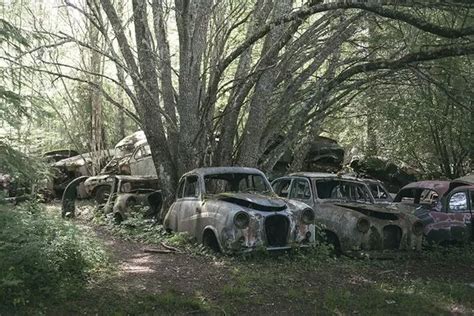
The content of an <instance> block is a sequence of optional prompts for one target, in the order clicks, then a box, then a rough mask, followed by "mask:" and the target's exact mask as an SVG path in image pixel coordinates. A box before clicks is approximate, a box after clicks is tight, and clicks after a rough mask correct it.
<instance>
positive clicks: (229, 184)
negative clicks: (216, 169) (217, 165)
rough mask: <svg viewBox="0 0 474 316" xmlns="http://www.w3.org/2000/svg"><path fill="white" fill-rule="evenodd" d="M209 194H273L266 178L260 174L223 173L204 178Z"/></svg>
mask: <svg viewBox="0 0 474 316" xmlns="http://www.w3.org/2000/svg"><path fill="white" fill-rule="evenodd" d="M204 186H205V188H206V193H207V194H219V193H225V192H247V193H248V192H251V193H259V194H268V193H270V192H271V189H270V187H269V186H268V184H267V181H266V180H265V178H264V177H263V176H261V175H259V174H248V173H223V174H211V175H206V176H204Z"/></svg>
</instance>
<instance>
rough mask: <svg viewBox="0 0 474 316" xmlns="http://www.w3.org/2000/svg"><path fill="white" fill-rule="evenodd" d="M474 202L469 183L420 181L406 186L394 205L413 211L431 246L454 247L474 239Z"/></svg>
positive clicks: (399, 193) (472, 190)
mask: <svg viewBox="0 0 474 316" xmlns="http://www.w3.org/2000/svg"><path fill="white" fill-rule="evenodd" d="M473 198H474V186H473V185H472V184H471V185H469V182H467V181H466V179H462V180H459V179H457V180H455V181H418V182H414V183H410V184H408V185H406V186H404V187H403V188H402V189H401V190H400V191H399V192H398V194H397V196H396V197H395V199H394V203H398V204H401V205H408V206H411V207H412V208H413V213H414V214H415V215H416V216H417V217H418V218H419V219H420V220H421V221H422V222H423V223H424V231H423V233H424V235H425V236H426V239H427V241H428V242H431V243H438V244H451V243H457V242H467V241H469V240H472V239H473V236H474V234H473V225H472V220H473V216H472V213H473V206H474V205H473V204H474V200H473Z"/></svg>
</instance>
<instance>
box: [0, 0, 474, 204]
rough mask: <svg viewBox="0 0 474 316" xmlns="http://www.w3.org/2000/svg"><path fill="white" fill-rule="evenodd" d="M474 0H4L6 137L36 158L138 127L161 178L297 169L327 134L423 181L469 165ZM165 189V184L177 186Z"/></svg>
mask: <svg viewBox="0 0 474 316" xmlns="http://www.w3.org/2000/svg"><path fill="white" fill-rule="evenodd" d="M473 14H474V4H473V3H472V2H471V1H454V0H453V1H443V2H431V1H430V2H411V1H368V3H359V2H358V1H314V0H308V1H297V0H294V1H292V0H281V1H280V0H279V1H271V0H221V1H216V0H197V1H189V0H175V1H171V0H150V1H145V0H133V1H125V0H55V1H46V0H41V1H32V0H10V1H4V2H3V6H2V17H1V19H0V25H1V28H0V41H1V53H0V60H1V61H0V67H1V70H2V71H1V75H0V78H1V79H0V80H1V83H0V100H1V101H0V120H1V123H0V137H1V140H2V141H3V142H5V143H6V144H8V145H9V146H13V147H14V148H16V149H19V150H21V151H24V152H26V153H28V154H33V155H34V154H37V155H38V154H41V153H43V152H45V151H47V150H52V149H59V148H71V149H74V150H78V151H80V152H87V151H100V150H102V149H106V148H111V147H113V146H114V144H115V143H116V142H117V141H118V140H120V139H121V138H123V137H124V136H125V135H127V134H129V133H131V132H134V131H136V130H138V129H143V130H144V132H145V134H146V136H147V139H148V143H149V144H150V147H151V151H152V156H153V160H154V162H155V167H156V169H157V171H158V175H159V180H160V186H161V188H162V189H163V191H164V192H165V193H172V192H173V191H174V188H175V187H176V183H177V180H178V179H179V177H180V176H181V175H182V174H183V173H184V172H186V171H188V170H191V169H193V168H196V167H201V166H218V165H244V166H252V167H258V168H261V169H262V170H264V171H269V170H272V168H273V167H274V166H275V164H276V163H277V162H278V161H279V160H280V159H281V157H282V156H283V155H284V154H285V153H286V152H288V151H290V152H291V153H292V156H293V157H294V159H293V161H292V163H291V166H289V169H290V170H299V169H301V166H302V159H303V157H304V156H305V155H306V153H307V152H308V150H309V148H310V145H311V142H312V141H313V140H314V138H315V137H316V136H318V135H325V136H329V137H331V138H333V139H335V140H337V141H338V142H339V143H340V144H342V145H343V146H344V147H345V149H346V155H347V156H348V159H350V158H351V157H354V156H360V155H364V156H377V157H382V158H384V159H389V160H392V161H395V162H396V163H398V164H400V165H407V166H410V167H411V168H414V169H416V170H418V171H419V172H421V173H422V174H424V175H425V176H426V177H444V178H454V177H458V176H460V175H463V174H465V173H467V172H469V171H470V170H471V169H472V163H473V161H474V149H473V146H474V120H473V115H474V110H473V100H474V95H473V93H474V89H473V86H472V85H473V80H472V78H474V76H473V67H472V60H471V56H472V55H473V54H474V43H473V39H474V16H473ZM168 196H171V194H168Z"/></svg>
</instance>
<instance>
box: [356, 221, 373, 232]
mask: <svg viewBox="0 0 474 316" xmlns="http://www.w3.org/2000/svg"><path fill="white" fill-rule="evenodd" d="M369 229H370V222H369V220H368V219H367V218H365V217H362V218H359V220H358V221H357V230H358V231H360V232H361V233H364V234H365V233H367V232H368V231H369Z"/></svg>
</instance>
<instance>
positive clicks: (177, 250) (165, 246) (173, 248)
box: [161, 242, 180, 252]
mask: <svg viewBox="0 0 474 316" xmlns="http://www.w3.org/2000/svg"><path fill="white" fill-rule="evenodd" d="M161 245H162V246H163V248H165V249H168V250H171V251H175V252H180V251H179V249H178V248H175V247H172V246H168V245H167V244H165V243H164V242H162V243H161Z"/></svg>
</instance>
